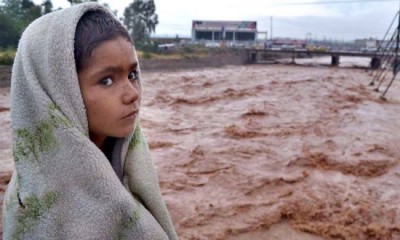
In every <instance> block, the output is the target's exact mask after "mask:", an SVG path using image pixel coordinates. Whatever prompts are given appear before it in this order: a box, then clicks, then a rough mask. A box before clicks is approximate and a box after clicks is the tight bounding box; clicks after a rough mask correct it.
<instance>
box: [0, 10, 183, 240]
mask: <svg viewBox="0 0 400 240" xmlns="http://www.w3.org/2000/svg"><path fill="white" fill-rule="evenodd" d="M88 11H105V12H107V13H109V14H111V15H112V13H111V12H110V11H109V10H107V9H106V8H105V7H103V6H102V5H100V4H97V3H84V4H79V5H75V6H73V7H70V8H67V9H64V10H60V11H56V12H53V13H49V14H46V15H45V16H43V17H41V18H39V19H37V20H35V21H34V22H33V23H32V24H31V25H30V26H29V27H28V28H27V29H26V30H25V32H24V33H23V36H22V38H21V40H20V43H19V46H18V51H17V54H16V58H15V62H14V66H13V71H12V82H11V119H12V137H13V153H14V160H15V171H14V173H13V177H12V180H11V182H10V184H9V187H8V189H7V192H6V195H5V199H4V206H3V227H4V233H3V234H4V239H177V236H176V233H175V230H174V227H173V225H172V221H171V219H170V216H169V214H168V211H167V208H166V206H165V203H164V201H163V199H162V196H161V193H160V189H159V183H158V177H157V172H156V170H155V168H154V165H153V163H152V160H151V158H150V155H149V151H148V146H147V143H146V140H145V139H144V136H143V134H142V132H141V131H140V125H139V123H137V122H135V123H134V125H135V127H134V128H133V129H134V130H133V131H132V133H131V134H129V136H127V137H125V138H121V139H118V140H117V142H118V144H116V145H118V146H119V147H118V148H117V149H118V153H117V155H118V156H120V161H121V162H120V164H121V166H122V170H123V171H122V181H121V180H120V179H119V178H118V176H117V174H116V173H115V171H114V169H113V167H112V166H111V164H110V162H109V160H108V159H107V157H106V156H105V155H104V153H103V152H102V151H101V150H100V149H99V148H98V147H97V146H96V145H95V144H94V143H93V142H92V141H91V140H90V138H89V129H88V119H87V112H86V109H85V105H84V102H83V97H82V94H81V90H80V86H79V80H78V75H77V71H76V66H75V59H74V37H75V30H76V27H77V24H78V22H79V20H80V18H81V17H82V15H84V14H85V13H86V12H88Z"/></svg>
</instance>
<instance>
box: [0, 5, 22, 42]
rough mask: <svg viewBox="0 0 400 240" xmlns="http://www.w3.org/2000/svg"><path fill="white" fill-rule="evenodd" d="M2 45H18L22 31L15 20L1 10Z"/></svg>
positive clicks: (0, 29)
mask: <svg viewBox="0 0 400 240" xmlns="http://www.w3.org/2000/svg"><path fill="white" fill-rule="evenodd" d="M0 36H1V37H0V47H16V46H17V43H18V39H19V37H20V32H19V30H18V28H17V26H16V25H15V24H14V22H13V20H12V19H11V18H9V17H8V16H7V15H6V14H5V13H3V12H1V11H0Z"/></svg>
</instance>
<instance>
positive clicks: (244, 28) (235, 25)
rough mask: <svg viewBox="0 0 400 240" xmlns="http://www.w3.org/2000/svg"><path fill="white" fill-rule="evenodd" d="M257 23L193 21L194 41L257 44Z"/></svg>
mask: <svg viewBox="0 0 400 240" xmlns="http://www.w3.org/2000/svg"><path fill="white" fill-rule="evenodd" d="M256 38H257V22H255V21H202V20H193V22H192V40H193V41H212V42H214V41H221V40H225V41H227V42H233V43H235V42H255V41H256Z"/></svg>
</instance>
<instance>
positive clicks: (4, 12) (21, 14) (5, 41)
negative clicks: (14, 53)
mask: <svg viewBox="0 0 400 240" xmlns="http://www.w3.org/2000/svg"><path fill="white" fill-rule="evenodd" d="M1 3H2V4H1V6H0V32H1V38H2V40H1V41H0V46H1V47H11V46H12V47H15V46H16V45H17V43H18V39H19V38H20V36H21V34H22V32H23V31H24V30H25V28H26V27H27V26H28V25H29V24H30V23H31V22H32V21H33V20H35V19H36V18H38V17H40V16H41V7H40V5H35V3H34V2H33V1H30V0H2V1H1Z"/></svg>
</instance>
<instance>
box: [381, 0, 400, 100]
mask: <svg viewBox="0 0 400 240" xmlns="http://www.w3.org/2000/svg"><path fill="white" fill-rule="evenodd" d="M399 12H400V0H399ZM399 44H400V14H399V24H398V25H397V37H396V50H395V51H396V53H395V59H394V64H393V65H394V66H393V78H392V80H391V81H390V83H389V85H388V86H387V87H386V89H385V91H384V92H383V94H382V96H381V99H383V100H386V98H385V94H386V93H387V91H388V90H389V88H390V86H391V85H392V83H393V81H394V79H395V78H396V76H397V73H398V72H399Z"/></svg>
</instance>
